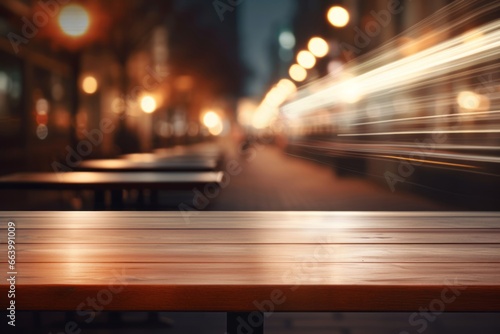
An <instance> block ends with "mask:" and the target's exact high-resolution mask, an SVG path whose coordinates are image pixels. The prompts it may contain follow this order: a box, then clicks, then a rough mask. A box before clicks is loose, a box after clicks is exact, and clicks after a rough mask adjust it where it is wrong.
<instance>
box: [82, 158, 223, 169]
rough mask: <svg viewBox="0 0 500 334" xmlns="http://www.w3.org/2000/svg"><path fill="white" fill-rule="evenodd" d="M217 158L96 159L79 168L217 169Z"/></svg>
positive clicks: (85, 162) (84, 162) (83, 163)
mask: <svg viewBox="0 0 500 334" xmlns="http://www.w3.org/2000/svg"><path fill="white" fill-rule="evenodd" d="M217 165H218V163H217V159H214V158H202V157H172V158H159V157H157V158H153V157H152V156H150V155H146V156H143V159H142V160H139V159H138V157H137V155H135V156H134V159H132V158H127V159H95V160H86V161H83V162H82V163H81V164H80V165H79V166H78V167H77V169H78V170H80V171H93V172H146V171H152V172H161V171H163V172H173V171H177V172H179V171H214V170H216V169H217Z"/></svg>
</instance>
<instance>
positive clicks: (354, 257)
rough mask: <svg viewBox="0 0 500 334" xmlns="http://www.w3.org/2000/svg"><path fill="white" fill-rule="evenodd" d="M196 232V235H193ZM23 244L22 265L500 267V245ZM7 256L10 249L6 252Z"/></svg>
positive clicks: (19, 250)
mask: <svg viewBox="0 0 500 334" xmlns="http://www.w3.org/2000/svg"><path fill="white" fill-rule="evenodd" d="M193 232H195V231H193ZM72 240H73V242H74V243H71V244H20V245H17V246H16V250H17V256H16V257H17V261H18V262H33V263H46V262H47V263H114V262H116V263H118V262H122V263H124V262H134V263H141V262H156V263H167V262H172V263H192V262H195V263H214V262H220V263H233V262H234V263H260V262H266V263H275V262H290V263H299V264H301V263H303V262H312V263H313V264H318V263H348V262H352V263H355V262H361V263H363V262H364V263H368V262H370V263H394V262H398V263H412V262H432V263H449V262H455V263H496V265H497V266H500V243H499V244H489V245H455V244H451V245H400V244H397V245H367V244H361V245H351V244H344V245H326V244H323V245H322V244H316V245H308V244H301V245H299V244H246V245H238V244H210V245H207V244H152V243H144V244H106V243H105V244H78V237H77V236H74V237H73V238H72ZM2 248H3V250H4V251H5V252H6V251H7V247H6V245H4V247H2Z"/></svg>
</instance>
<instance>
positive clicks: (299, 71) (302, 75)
mask: <svg viewBox="0 0 500 334" xmlns="http://www.w3.org/2000/svg"><path fill="white" fill-rule="evenodd" d="M288 73H289V74H290V78H292V79H293V80H295V81H297V82H302V81H304V80H306V78H307V71H306V70H305V69H304V68H303V67H302V66H300V65H297V64H294V65H292V66H291V67H290V70H289V71H288Z"/></svg>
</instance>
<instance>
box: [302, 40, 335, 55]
mask: <svg viewBox="0 0 500 334" xmlns="http://www.w3.org/2000/svg"><path fill="white" fill-rule="evenodd" d="M307 48H308V49H309V51H310V52H311V53H312V54H313V55H314V56H315V57H318V58H322V57H324V56H326V55H327V54H328V52H329V51H330V48H329V47H328V43H327V42H326V41H325V40H324V39H323V38H321V37H313V38H311V39H310V40H309V44H308V45H307Z"/></svg>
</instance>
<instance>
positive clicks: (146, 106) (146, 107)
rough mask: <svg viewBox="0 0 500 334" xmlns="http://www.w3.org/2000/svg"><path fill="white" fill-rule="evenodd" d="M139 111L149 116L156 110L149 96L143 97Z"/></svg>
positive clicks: (152, 99) (154, 101) (153, 100)
mask: <svg viewBox="0 0 500 334" xmlns="http://www.w3.org/2000/svg"><path fill="white" fill-rule="evenodd" d="M141 109H142V111H144V112H145V113H146V114H151V113H153V112H154V111H155V110H156V100H155V99H154V98H153V97H152V96H149V95H146V96H144V97H143V98H142V99H141Z"/></svg>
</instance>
